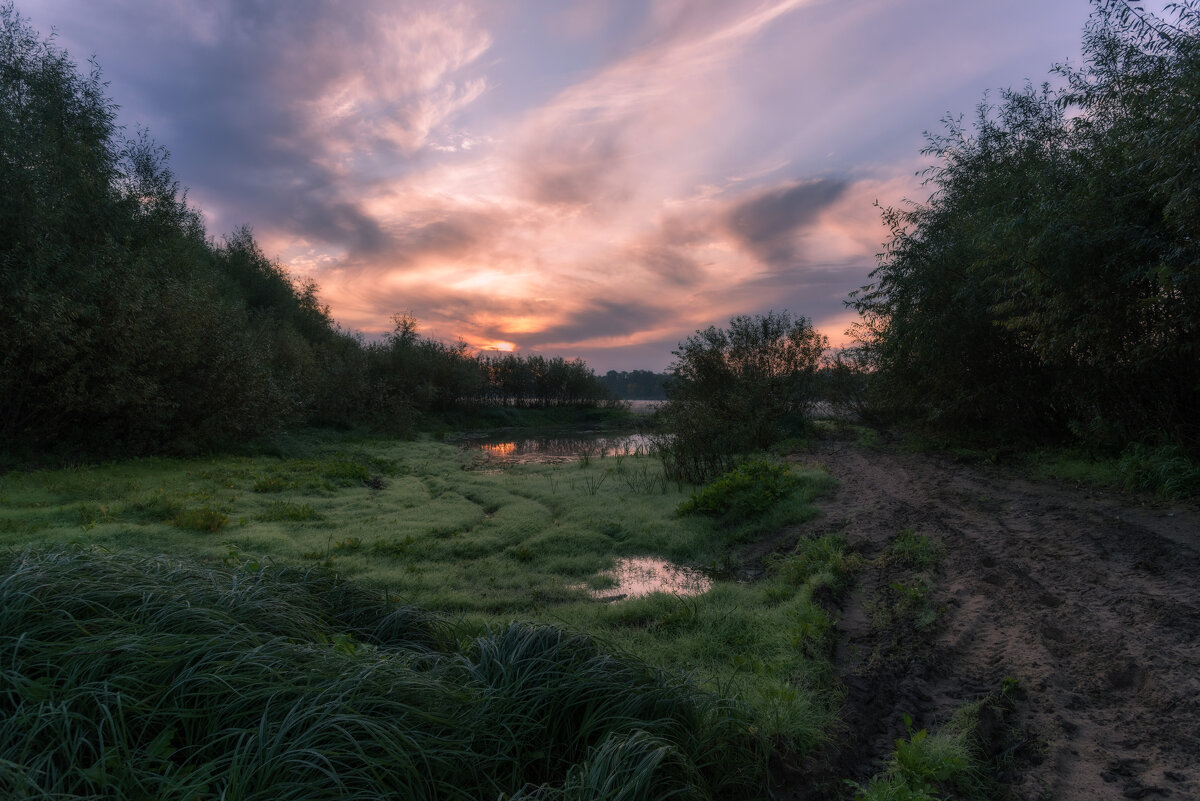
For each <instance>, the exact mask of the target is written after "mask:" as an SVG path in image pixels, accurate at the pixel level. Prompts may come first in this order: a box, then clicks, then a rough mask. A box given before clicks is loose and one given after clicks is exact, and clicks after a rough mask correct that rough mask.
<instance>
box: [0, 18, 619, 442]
mask: <svg viewBox="0 0 1200 801" xmlns="http://www.w3.org/2000/svg"><path fill="white" fill-rule="evenodd" d="M115 108H116V107H115V106H114V105H113V103H112V101H111V100H110V99H109V98H108V97H107V96H106V95H105V87H104V83H103V82H102V80H101V78H100V75H99V72H98V71H97V70H96V69H95V68H93V70H92V71H91V72H90V73H89V74H87V75H81V74H80V73H79V71H78V70H77V69H76V66H75V64H74V63H73V62H72V61H70V59H69V58H68V57H67V55H66V54H65V53H64V52H62V51H61V50H58V49H57V48H56V47H54V45H53V44H52V43H50V42H49V41H47V40H44V39H42V38H41V37H40V35H39V34H38V33H37V32H36V31H34V30H33V29H32V28H31V27H30V26H29V25H28V23H27V22H26V21H25V20H24V19H22V18H21V17H20V16H19V15H18V14H17V13H16V11H15V10H14V9H13V7H12V6H11V5H10V4H6V5H2V6H0V187H3V192H2V194H0V438H2V439H0V451H5V450H7V451H17V452H23V453H27V452H41V451H45V450H54V451H56V452H60V453H67V454H70V453H80V454H88V455H104V454H115V453H146V452H155V451H162V450H165V449H189V448H193V447H204V446H208V445H211V444H214V443H219V442H223V441H229V440H235V439H241V438H245V437H249V436H253V435H257V434H261V433H265V432H268V431H271V430H273V429H277V428H279V427H281V426H288V425H295V424H302V423H325V424H339V425H351V424H362V423H369V424H374V425H381V426H388V427H392V428H408V427H410V426H412V425H413V424H414V423H415V422H416V421H417V420H418V419H419V418H420V416H421V415H423V414H425V413H428V412H437V411H443V410H447V409H452V408H461V407H470V406H475V405H479V404H488V403H502V404H510V405H523V406H536V405H578V406H586V405H595V404H598V403H600V402H602V401H604V400H605V399H607V398H608V397H609V393H608V391H607V390H606V389H605V387H604V385H603V384H602V383H601V382H600V381H599V379H597V378H596V376H595V375H594V374H593V373H592V371H591V370H590V369H589V368H588V367H587V366H586V365H585V364H584V363H583V362H580V361H565V360H563V359H545V358H543V357H540V356H533V357H520V356H516V355H512V354H506V355H503V356H484V355H479V354H474V353H471V352H469V351H468V349H467V347H466V345H464V344H461V343H460V344H456V345H447V344H444V343H441V342H437V341H434V340H432V339H428V338H425V337H422V336H420V335H418V333H417V330H416V324H415V321H414V320H412V318H410V317H408V316H403V315H401V316H398V317H397V318H396V320H395V323H396V326H395V330H394V331H393V332H392V333H391V335H389V336H388V337H386V338H385V339H384V340H383V341H382V342H378V343H368V342H366V341H365V340H364V339H363V338H362V337H361V336H359V335H357V334H354V333H351V332H348V331H345V330H343V329H341V328H340V327H339V326H338V325H337V324H336V323H335V322H334V321H333V320H332V319H331V317H330V315H329V309H328V307H327V306H325V305H324V304H322V303H321V301H320V299H319V297H318V294H317V286H316V285H315V284H314V283H313V282H312V281H307V280H297V279H295V278H293V277H292V276H290V275H289V274H288V271H287V269H286V268H285V267H284V266H283V265H281V264H279V263H278V262H277V261H273V260H271V259H270V258H268V257H267V256H266V255H265V254H264V253H263V252H262V250H261V248H260V247H259V246H258V244H257V243H256V242H255V240H254V237H253V236H252V235H251V233H250V231H249V230H248V229H244V228H243V229H241V230H238V231H236V232H234V233H233V234H232V235H230V236H228V237H226V238H225V239H224V240H223V241H221V242H215V241H213V240H212V239H210V238H209V237H208V235H207V233H206V231H205V229H204V225H203V224H202V221H201V218H200V215H199V214H198V213H197V211H196V210H195V209H193V208H192V207H190V206H189V205H188V203H187V198H186V194H185V193H184V192H182V191H181V190H180V187H179V184H178V182H177V181H176V180H175V178H174V176H173V175H172V173H171V171H170V169H169V168H168V167H167V162H166V153H165V151H164V150H163V149H162V148H160V147H158V146H157V145H155V144H154V143H153V142H152V141H151V140H150V139H149V138H148V137H147V136H146V135H145V134H144V133H142V134H139V135H138V136H136V137H134V138H132V139H129V138H126V137H125V136H123V135H122V133H121V131H120V130H119V129H118V128H117V127H116V125H115Z"/></svg>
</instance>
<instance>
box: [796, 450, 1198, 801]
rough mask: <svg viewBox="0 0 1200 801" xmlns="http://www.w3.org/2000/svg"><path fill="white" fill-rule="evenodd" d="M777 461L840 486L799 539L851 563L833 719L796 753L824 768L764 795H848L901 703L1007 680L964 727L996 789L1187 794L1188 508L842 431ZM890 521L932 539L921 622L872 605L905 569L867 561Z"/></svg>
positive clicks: (931, 705)
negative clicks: (854, 563) (829, 537)
mask: <svg viewBox="0 0 1200 801" xmlns="http://www.w3.org/2000/svg"><path fill="white" fill-rule="evenodd" d="M795 459H796V460H797V461H800V462H809V463H820V464H823V465H825V467H827V468H828V470H829V471H830V472H831V473H832V474H833V476H834V477H836V478H837V479H838V481H839V482H840V485H839V487H838V489H837V490H836V492H835V493H834V494H833V495H832V496H830V497H827V498H825V499H823V500H822V501H820V502H819V505H820V507H821V509H822V512H823V514H822V516H821V517H820V518H819V519H817V520H815V521H813V522H812V523H809V524H807V525H806V526H804V527H802V529H801V533H807V534H812V533H824V532H830V531H835V532H841V533H843V534H844V535H845V536H846V538H847V539H848V541H849V542H850V544H851V545H852V546H853V547H854V548H856V549H858V550H859V551H861V552H862V553H863V556H864V561H865V562H866V564H867V567H866V568H865V569H864V570H863V571H862V572H861V573H860V574H859V579H860V581H859V583H858V586H857V588H856V589H855V590H853V591H852V592H851V593H850V594H849V595H846V596H843V597H842V598H840V599H834V600H833V601H832V604H833V606H835V607H839V608H840V623H839V626H838V640H837V644H836V656H837V663H838V669H839V672H840V676H841V680H842V683H843V685H844V686H845V689H846V703H845V709H844V713H845V730H844V731H843V732H842V733H841V736H840V737H839V739H838V741H837V742H836V743H835V744H834V745H833V746H831V748H830V750H829V752H828V753H826V754H823V755H821V757H820V760H818V761H816V762H814V764H818V763H821V762H823V763H824V764H830V763H832V764H833V766H834V767H833V769H834V770H835V771H836V772H837V773H838V774H840V777H839V776H835V775H833V774H830V775H829V776H827V777H825V781H823V782H820V781H818V782H817V784H818V786H817V787H814V786H813V782H812V781H811V780H809V781H806V780H803V779H801V778H800V777H799V776H796V777H795V778H796V782H795V783H794V784H793V783H791V782H789V784H791V786H792V789H791V790H789V791H785V792H783V793H782V794H781V795H782V796H783V797H791V798H844V797H846V796H847V795H848V794H852V791H849V790H848V789H847V787H846V785H844V784H842V783H841V782H840V781H839V780H838V779H839V778H852V779H856V780H859V781H865V779H866V778H868V777H869V776H870V775H872V774H873V773H875V772H876V771H878V770H880V769H881V768H882V767H883V766H884V765H885V763H886V760H887V758H888V756H889V754H890V753H891V751H892V748H893V744H894V741H895V739H896V738H898V737H902V736H904V735H905V733H906V730H905V723H904V720H903V714H905V713H907V714H908V715H910V716H911V717H912V719H913V726H914V728H915V729H919V728H922V727H930V728H935V727H936V726H937V725H938V724H939V723H940V722H943V721H945V720H946V719H947V718H948V717H949V715H950V714H951V712H952V711H953V710H954V709H955V708H957V707H959V706H961V705H962V704H964V703H967V702H971V701H975V700H977V699H979V698H982V697H985V696H987V695H988V694H989V693H995V692H996V691H998V690H999V689H1000V688H1001V687H1002V686H1005V684H1006V680H1007V686H1008V687H1010V688H1012V687H1015V688H1016V689H1015V692H1013V693H1012V697H1013V698H1014V699H1015V704H1014V705H1013V707H1012V708H1011V710H1010V711H1009V712H1008V713H1007V714H1006V715H1003V716H1002V717H1003V720H1001V719H1000V718H1001V716H997V717H996V718H995V719H992V718H991V717H990V716H985V720H984V726H982V728H983V732H982V733H983V735H984V737H985V739H987V740H988V741H989V742H988V748H989V750H990V751H991V756H992V757H993V758H994V762H995V766H996V771H997V776H998V778H999V781H1000V785H999V786H1000V790H999V793H1000V797H1002V798H1012V799H1057V800H1059V801H1072V800H1073V799H1079V800H1080V801H1083V799H1088V800H1089V801H1090V800H1092V799H1121V798H1172V799H1200V507H1197V506H1196V505H1194V504H1191V505H1189V504H1168V503H1162V502H1156V501H1154V500H1152V499H1146V498H1140V497H1137V496H1131V495H1128V494H1121V493H1114V492H1105V491H1100V490H1096V489H1090V488H1083V487H1075V486H1071V485H1068V484H1062V483H1054V482H1037V481H1032V480H1029V479H1026V478H1023V477H1021V476H1020V475H1019V474H1018V473H1017V472H1015V471H1013V470H1006V469H1004V468H1000V467H995V466H989V465H981V464H964V463H956V462H954V461H952V460H950V459H947V458H942V457H938V456H930V455H924V454H913V453H904V452H900V451H897V450H891V449H887V448H875V449H868V448H863V447H860V446H858V445H856V444H853V443H850V442H840V441H828V442H824V443H821V444H819V445H818V446H817V447H815V448H814V449H813V450H811V451H808V452H805V453H799V454H796V456H795ZM904 529H915V530H916V531H917V532H918V533H920V534H925V535H929V536H931V537H935V538H937V539H940V540H941V541H942V542H943V543H944V544H945V546H946V551H945V555H944V556H943V557H942V558H941V559H940V561H939V563H938V565H937V567H936V568H935V569H934V570H933V572H932V574H931V576H930V587H931V590H930V592H929V595H928V599H927V600H928V603H929V604H930V606H929V607H927V611H930V610H931V611H932V613H933V614H932V615H927V616H926V621H927V620H928V618H929V617H932V622H931V623H930V622H926V624H925V625H921V624H920V623H919V622H918V621H917V620H916V618H917V616H916V615H911V614H910V615H909V617H908V620H907V624H905V621H904V620H900V619H899V618H898V617H897V616H896V615H894V614H893V615H892V616H891V618H890V619H889V617H888V612H889V610H895V609H897V608H899V606H900V600H902V599H900V600H898V599H897V597H896V593H897V590H896V586H897V585H903V584H904V582H906V581H909V580H911V579H912V578H913V577H912V575H911V571H910V574H909V575H905V574H904V570H905V569H906V568H904V567H903V566H902V565H897V564H895V562H894V560H886V559H881V558H879V557H880V556H881V555H882V554H883V553H884V552H885V549H886V547H887V546H888V544H889V543H891V542H892V541H893V540H894V539H895V537H896V536H897V534H899V533H900V532H901V531H902V530H904ZM901 617H903V616H901ZM810 779H811V775H810Z"/></svg>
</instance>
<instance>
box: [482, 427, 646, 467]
mask: <svg viewBox="0 0 1200 801" xmlns="http://www.w3.org/2000/svg"><path fill="white" fill-rule="evenodd" d="M460 445H461V447H462V448H463V449H464V450H468V451H469V450H475V451H477V452H478V453H479V454H480V455H481V456H482V457H483V461H484V462H485V463H486V464H488V465H493V466H495V465H505V464H532V463H541V464H561V463H563V462H573V461H576V460H577V459H582V458H584V457H587V458H589V459H603V458H606V457H610V456H633V455H638V454H649V453H651V451H652V447H651V443H650V438H649V437H647V436H646V435H645V434H625V435H613V436H596V435H581V434H573V435H566V436H561V435H560V436H543V437H528V438H514V439H500V438H490V437H489V438H485V439H466V440H462V441H460Z"/></svg>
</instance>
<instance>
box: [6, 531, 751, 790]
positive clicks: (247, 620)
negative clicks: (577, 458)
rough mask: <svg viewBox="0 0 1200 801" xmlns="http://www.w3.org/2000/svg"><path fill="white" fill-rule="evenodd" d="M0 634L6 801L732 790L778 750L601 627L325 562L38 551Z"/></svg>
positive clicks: (10, 582) (21, 570)
mask: <svg viewBox="0 0 1200 801" xmlns="http://www.w3.org/2000/svg"><path fill="white" fill-rule="evenodd" d="M0 632H3V633H2V634H0V653H2V654H3V657H4V658H3V666H2V667H0V675H2V676H3V680H2V681H0V709H2V710H3V714H2V715H0V764H3V765H4V770H3V771H0V793H2V794H3V795H4V796H5V797H8V798H47V799H48V798H65V797H111V798H200V797H205V798H208V797H212V798H217V797H220V798H242V799H290V798H346V797H356V798H365V797H372V798H376V797H377V798H383V797H386V798H395V799H433V798H439V799H442V798H448V799H455V798H462V799H467V798H480V797H488V798H497V797H513V798H515V797H533V796H536V797H538V798H580V797H589V798H590V797H597V798H600V797H620V798H629V799H653V798H665V797H671V796H674V795H677V796H680V797H689V798H723V797H742V796H744V795H745V794H746V793H748V792H752V791H753V790H754V788H755V786H756V781H757V780H758V778H759V776H758V774H759V771H760V770H761V767H762V764H763V763H762V756H761V747H760V744H759V743H758V740H757V738H756V737H755V735H754V732H753V729H752V725H751V722H750V719H749V716H748V714H747V712H746V710H745V709H744V707H742V706H741V705H739V704H737V703H736V702H731V701H728V700H723V699H721V698H719V697H717V696H715V695H712V694H709V693H705V692H703V691H700V690H697V689H696V688H695V687H694V686H693V685H691V684H689V683H688V682H686V681H683V680H681V679H679V678H674V677H672V676H670V675H668V674H667V673H664V672H663V671H660V670H656V669H654V668H652V667H650V666H648V665H646V664H645V663H644V662H642V661H641V660H638V659H636V658H634V657H631V656H629V655H625V654H620V653H614V652H613V651H612V650H611V649H607V648H604V647H601V646H600V645H599V644H598V642H597V641H596V640H595V639H594V638H591V637H588V636H586V635H580V634H570V633H567V632H564V631H562V630H560V629H558V628H555V627H550V626H545V625H539V624H535V623H520V622H518V623H510V624H507V625H503V626H498V627H495V628H484V629H472V628H471V627H465V626H462V625H461V624H459V625H457V626H456V625H454V624H453V623H451V622H450V620H449V619H447V618H443V617H441V616H438V615H434V614H431V613H428V612H426V611H423V610H421V609H420V608H417V607H414V606H411V605H403V604H398V603H396V602H395V601H394V600H393V599H390V598H389V597H388V596H387V595H385V594H382V593H379V592H373V591H371V590H369V589H367V588H365V587H363V586H362V585H361V584H358V583H350V582H346V581H344V580H341V579H338V578H337V577H335V576H334V575H333V574H332V573H330V572H328V571H319V570H318V571H314V570H297V569H295V568H284V567H278V566H274V567H263V566H257V567H255V566H248V565H245V564H242V565H239V566H235V567H212V566H207V565H203V564H199V563H196V562H193V561H190V560H183V561H176V560H173V559H163V558H157V559H145V558H139V557H136V556H134V555H131V554H130V553H127V552H126V553H110V552H102V551H99V550H96V549H88V548H79V549H75V550H67V551H42V550H36V551H35V550H26V551H23V552H22V553H20V554H17V555H14V556H12V557H10V558H9V559H7V560H6V561H5V563H4V564H3V565H2V567H0ZM603 788H609V790H610V792H609V793H598V794H597V793H595V792H593V791H598V790H600V789H603ZM613 790H619V791H620V793H619V794H618V793H616V792H611V791H613Z"/></svg>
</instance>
